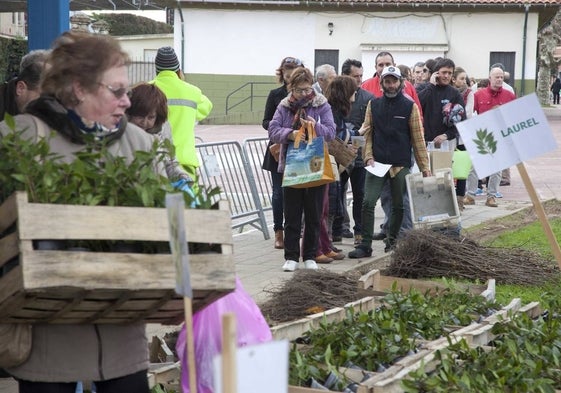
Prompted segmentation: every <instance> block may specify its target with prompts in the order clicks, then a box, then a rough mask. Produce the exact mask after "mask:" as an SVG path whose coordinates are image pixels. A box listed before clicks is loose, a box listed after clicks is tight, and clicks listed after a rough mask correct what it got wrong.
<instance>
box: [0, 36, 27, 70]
mask: <svg viewBox="0 0 561 393" xmlns="http://www.w3.org/2000/svg"><path fill="white" fill-rule="evenodd" d="M27 51H28V50H27V41H26V40H23V39H19V38H16V39H10V38H4V37H0V78H1V80H8V79H10V78H11V77H12V76H14V75H16V74H17V73H18V72H19V63H20V61H21V58H22V57H23V56H24V55H25V54H26V53H27Z"/></svg>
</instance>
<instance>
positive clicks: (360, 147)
mask: <svg viewBox="0 0 561 393" xmlns="http://www.w3.org/2000/svg"><path fill="white" fill-rule="evenodd" d="M99 53H103V54H104V56H99ZM128 65H129V57H128V55H127V54H126V53H125V52H124V51H123V50H122V49H121V47H120V45H119V43H118V42H117V41H116V40H114V39H113V38H111V37H110V36H100V35H92V34H88V33H78V32H67V33H64V34H62V35H61V36H60V37H59V38H58V39H57V40H56V41H55V42H54V44H53V47H52V49H50V50H48V51H33V52H31V53H29V54H28V55H26V56H25V57H24V58H23V59H22V61H21V65H20V70H19V73H18V75H17V76H16V77H14V78H13V79H12V80H10V81H7V82H6V83H4V84H3V85H2V86H1V87H0V100H1V101H0V111H1V115H2V117H3V116H4V115H5V114H8V115H10V116H14V123H15V125H16V128H17V129H21V130H24V131H25V132H24V133H23V134H22V135H23V136H24V137H26V138H29V139H30V140H37V139H38V138H39V136H40V135H39V131H38V129H39V128H40V127H39V126H40V125H41V126H44V127H48V128H49V129H51V130H53V134H52V135H50V136H47V141H48V144H49V145H50V147H51V149H52V150H53V152H54V153H57V154H58V155H59V156H60V157H61V158H62V159H64V160H67V161H68V160H73V159H75V156H74V153H75V152H76V151H80V150H83V149H86V148H87V147H88V145H89V144H90V143H99V142H103V143H105V144H107V146H109V150H110V152H111V153H112V154H114V155H116V156H123V157H125V158H126V159H131V157H132V155H133V154H134V152H136V151H151V148H152V145H153V143H154V142H155V141H159V142H160V145H161V146H162V149H161V152H160V153H163V154H164V159H163V164H164V165H163V166H162V167H161V168H160V167H157V168H154V170H155V171H157V172H158V173H160V174H161V175H162V176H165V177H167V178H168V180H169V181H170V182H176V181H181V182H183V184H186V185H187V187H189V188H193V189H196V188H197V183H198V176H197V168H198V167H199V162H198V159H197V154H196V150H195V135H194V126H195V123H196V122H197V121H199V120H202V119H204V118H205V117H206V116H208V115H209V113H210V112H211V110H212V106H213V105H212V102H211V101H210V100H209V99H208V98H207V97H206V96H205V95H204V94H203V93H202V92H201V90H200V89H199V88H197V87H196V86H194V85H191V84H189V83H187V82H185V81H184V75H183V73H182V71H181V68H180V64H179V61H178V58H177V56H176V53H175V51H174V50H173V48H171V47H162V48H160V49H159V50H158V53H157V56H156V58H155V69H156V77H155V78H154V80H152V81H144V82H141V83H138V84H136V85H134V86H130V83H129V79H128V72H127V66H128ZM363 73H364V70H363V66H362V63H361V62H360V61H359V60H356V59H347V60H345V61H344V62H343V64H342V67H341V75H337V72H336V69H335V67H334V66H333V65H329V64H324V65H321V66H319V67H317V68H316V69H315V75H314V74H313V73H312V72H311V71H310V70H309V68H307V67H306V66H305V65H304V63H303V62H302V61H301V60H300V59H298V58H295V57H285V58H283V59H282V60H281V63H280V65H279V67H278V68H277V70H276V75H277V78H278V82H279V84H280V86H279V87H278V88H276V89H273V90H271V92H270V94H269V96H268V98H267V101H266V106H265V111H264V118H263V122H262V126H263V128H264V129H265V130H266V131H267V132H268V137H269V140H270V142H269V144H268V147H267V149H266V153H265V156H264V157H263V164H262V167H263V169H265V170H267V171H269V172H270V174H271V182H272V189H273V193H272V207H273V228H274V232H275V239H274V247H275V248H277V249H283V250H284V261H283V262H282V270H284V271H287V272H293V271H295V270H296V269H297V268H298V267H299V266H300V262H303V268H305V269H317V268H318V265H317V264H318V263H330V262H332V261H333V260H337V259H342V258H345V257H346V256H345V255H344V254H343V253H342V251H341V250H340V249H338V248H337V247H336V244H337V242H338V241H340V240H341V239H342V237H351V238H352V237H354V243H355V249H354V250H353V251H351V252H350V253H349V254H348V257H350V258H364V257H368V256H371V254H372V247H371V245H372V242H373V241H376V240H384V241H385V242H386V247H385V250H386V251H391V250H392V249H393V248H395V246H396V244H397V242H398V241H399V239H400V236H402V235H403V233H405V231H407V230H410V229H412V227H413V224H412V220H411V212H410V209H409V201H408V196H407V192H406V180H405V178H406V176H407V175H408V174H409V173H411V171H412V170H413V169H414V167H417V168H418V170H419V171H420V172H421V173H422V175H423V176H425V177H428V176H431V175H432V173H431V171H430V166H429V155H428V151H427V144H428V143H429V142H432V143H434V145H435V146H437V147H438V146H440V145H442V144H444V142H445V141H448V144H449V148H450V149H452V150H454V149H460V150H461V149H464V147H463V143H462V141H461V138H460V136H459V134H458V131H457V129H456V124H457V123H458V122H460V121H463V120H465V119H467V118H470V117H471V116H475V115H476V114H478V113H484V112H486V111H488V110H490V109H492V108H494V107H496V106H497V105H502V104H504V103H507V102H509V101H511V100H513V99H514V98H515V95H514V93H513V92H511V91H510V90H511V88H510V86H508V85H507V84H506V83H505V77H506V76H505V69H504V66H502V65H501V64H494V65H492V66H491V67H490V71H489V78H488V79H483V80H480V81H478V83H477V84H475V83H473V82H474V81H472V79H470V78H469V76H468V73H467V72H466V70H465V69H463V68H461V67H458V66H456V65H455V64H454V62H453V61H452V60H451V59H448V58H436V59H429V60H427V61H422V62H418V63H415V64H414V65H413V66H412V67H411V68H410V67H407V66H404V65H398V64H396V62H395V60H394V58H393V56H392V54H391V53H389V52H381V53H379V54H378V55H377V56H376V63H375V70H374V75H373V76H372V77H371V78H368V79H367V80H365V81H363ZM552 89H553V87H552ZM558 92H559V89H557V100H558V99H559V98H558ZM302 127H305V128H309V127H313V128H314V129H315V132H316V134H317V135H318V136H321V137H323V138H324V140H325V141H326V142H328V141H331V140H334V139H335V138H338V139H340V140H341V141H343V143H346V144H347V146H348V149H349V150H350V151H351V152H352V153H353V154H355V155H356V156H355V158H354V159H353V160H352V162H351V163H350V164H349V163H347V164H346V165H342V164H341V163H336V164H338V165H336V167H337V170H338V171H339V174H338V180H337V181H334V182H332V183H330V184H327V185H325V184H324V185H318V186H309V187H300V188H294V187H283V186H282V180H283V170H284V168H285V164H286V153H287V150H288V148H289V146H290V145H291V144H292V143H293V141H294V140H295V138H296V137H297V135H298V133H299V130H300V129H301V128H302ZM9 132H13V131H12V129H11V128H10V127H8V125H7V123H6V122H3V123H2V124H0V135H5V134H6V133H9ZM380 164H387V165H388V166H389V170H387V171H386V172H385V174H382V175H380V174H378V175H374V174H373V173H371V171H370V169H372V168H373V167H376V166H377V165H380ZM482 180H484V179H478V176H477V174H476V173H475V171H473V170H472V173H470V175H469V177H468V179H467V181H466V180H461V179H458V181H457V183H456V195H457V198H458V204H459V205H458V208H459V209H460V210H462V209H463V208H464V205H466V204H467V205H470V204H474V203H475V196H476V195H479V193H478V191H479V190H480V188H481V181H482ZM486 184H487V192H486V194H487V199H486V205H487V206H489V207H496V206H497V202H496V198H498V197H499V192H498V188H499V186H500V185H501V173H496V174H493V175H491V176H489V178H488V179H486ZM349 186H350V187H351V190H352V204H353V207H352V214H351V216H352V225H351V217H349V215H348V213H347V209H346V202H347V201H346V199H347V194H348V193H347V190H348V187H349ZM466 191H467V194H466ZM378 200H380V202H381V205H382V208H383V210H384V213H385V217H384V220H383V222H382V223H381V224H380V228H381V230H380V232H378V233H375V232H374V208H375V205H376V203H377V201H378ZM123 347H126V348H127V351H125V352H123V351H122V350H121V348H123ZM147 368H148V355H147V342H146V336H145V331H144V325H143V324H142V323H137V324H128V325H87V324H85V325H72V324H69V325H48V324H44V325H42V324H37V325H34V327H33V347H32V350H31V353H30V356H29V358H28V359H27V360H26V361H24V362H23V363H21V364H18V365H15V366H13V367H9V368H8V369H7V371H8V372H9V373H10V375H12V376H14V377H15V378H16V379H17V381H18V384H19V391H20V392H22V393H34V392H45V393H50V392H68V393H74V392H75V391H76V389H77V386H79V384H78V382H79V381H95V386H96V389H97V392H99V393H103V392H113V391H119V392H124V393H126V392H140V393H141V392H148V391H149V390H148V382H147V377H146V370H147Z"/></svg>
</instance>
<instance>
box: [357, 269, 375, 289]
mask: <svg viewBox="0 0 561 393" xmlns="http://www.w3.org/2000/svg"><path fill="white" fill-rule="evenodd" d="M379 277H380V270H378V269H374V270H370V271H369V272H368V273H366V274H364V275H362V276H361V277H360V278H359V279H358V289H368V288H377V287H378V286H379V285H376V284H377V282H378V280H379Z"/></svg>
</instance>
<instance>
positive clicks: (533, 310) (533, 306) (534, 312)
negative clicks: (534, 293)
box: [518, 302, 543, 319]
mask: <svg viewBox="0 0 561 393" xmlns="http://www.w3.org/2000/svg"><path fill="white" fill-rule="evenodd" d="M518 312H519V313H524V314H526V315H528V316H529V317H530V318H532V319H533V318H537V317H539V316H540V315H541V314H542V312H543V311H542V309H541V307H540V303H539V302H531V303H528V304H526V305H524V306H522V307H520V310H518Z"/></svg>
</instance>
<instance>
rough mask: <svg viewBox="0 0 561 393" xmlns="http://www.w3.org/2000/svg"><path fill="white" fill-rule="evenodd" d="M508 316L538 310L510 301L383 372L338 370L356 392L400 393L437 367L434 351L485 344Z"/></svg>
mask: <svg viewBox="0 0 561 393" xmlns="http://www.w3.org/2000/svg"><path fill="white" fill-rule="evenodd" d="M412 281H413V280H412ZM509 313H525V314H527V315H529V316H531V317H535V316H537V315H539V314H540V313H541V309H540V306H539V303H537V302H533V303H529V304H527V305H525V306H522V304H521V301H520V299H513V300H512V301H511V302H510V304H508V305H507V306H505V307H504V308H502V309H501V310H499V311H498V312H497V313H495V314H493V315H491V316H489V317H487V318H485V319H484V320H483V321H481V322H480V323H473V324H470V325H468V326H464V327H462V328H460V329H458V330H455V331H453V332H451V333H450V335H449V337H441V338H439V339H436V340H433V341H427V342H424V343H423V344H422V346H421V347H420V348H419V351H418V352H417V353H415V354H413V355H410V356H407V357H404V358H403V359H401V360H399V361H398V362H396V363H394V364H392V365H391V366H390V367H389V368H388V369H387V370H385V371H384V372H381V373H379V372H373V371H367V372H363V371H362V370H351V369H339V371H340V372H341V373H343V374H344V375H345V376H346V377H347V378H348V379H349V380H354V381H356V382H357V383H359V385H358V390H357V393H403V392H404V389H403V388H402V387H401V381H402V380H403V379H405V378H407V377H408V374H409V373H410V372H412V371H415V370H418V369H419V368H421V367H422V368H423V369H424V370H425V371H427V372H431V371H433V370H434V369H435V368H436V367H437V365H438V362H439V360H438V358H437V357H436V352H437V351H438V350H442V349H444V348H446V347H448V346H449V345H450V344H453V343H457V342H459V341H460V340H466V342H467V343H468V344H469V345H470V346H485V345H487V344H488V343H489V342H490V341H492V340H493V339H494V338H495V336H494V335H493V334H492V333H491V330H492V328H493V325H494V324H495V323H497V322H498V321H499V320H506V319H507V318H509ZM348 371H352V372H354V373H357V372H358V375H353V374H352V373H348ZM361 373H362V374H361ZM364 373H366V374H369V375H370V378H368V379H366V380H364V378H362V377H363V376H364ZM288 392H289V393H321V392H325V390H320V389H312V388H305V387H300V386H289V389H288ZM556 392H558V391H556ZM560 393H561V392H560Z"/></svg>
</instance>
